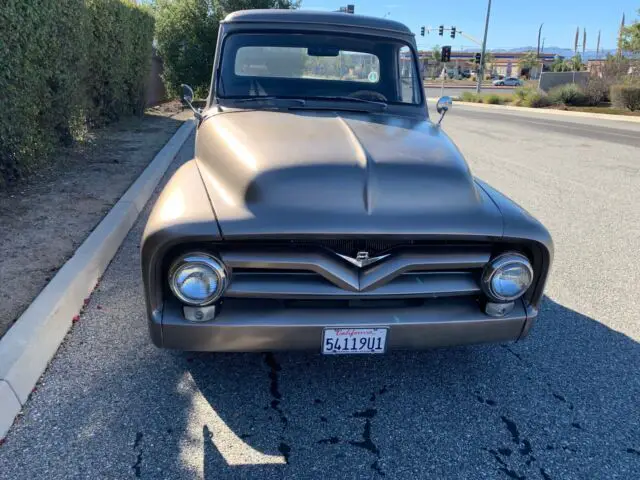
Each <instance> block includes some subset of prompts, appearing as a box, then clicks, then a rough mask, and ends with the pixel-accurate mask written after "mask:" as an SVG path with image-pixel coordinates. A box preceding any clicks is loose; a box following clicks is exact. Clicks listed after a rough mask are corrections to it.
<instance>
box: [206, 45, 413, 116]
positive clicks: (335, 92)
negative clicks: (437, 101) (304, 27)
mask: <svg viewBox="0 0 640 480" xmlns="http://www.w3.org/2000/svg"><path fill="white" fill-rule="evenodd" d="M221 62H222V64H221V69H220V75H219V78H218V86H217V91H218V97H220V98H233V99H239V98H255V97H258V98H259V97H269V98H273V97H276V98H300V99H308V100H309V99H311V100H313V99H330V100H333V101H369V102H383V103H390V104H413V105H418V104H422V92H421V89H420V80H419V75H418V74H417V72H416V68H415V65H416V62H415V57H414V53H413V50H412V49H411V48H410V47H409V45H407V44H405V43H402V42H400V41H397V40H391V39H384V38H373V39H372V38H368V37H355V36H346V35H345V36H336V35H324V34H304V35H302V34H293V33H288V34H282V33H280V34H262V33H259V34H255V33H251V34H244V33H237V34H233V35H230V36H229V37H228V38H227V39H226V40H225V42H224V50H223V54H222V60H221Z"/></svg>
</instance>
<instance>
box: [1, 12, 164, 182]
mask: <svg viewBox="0 0 640 480" xmlns="http://www.w3.org/2000/svg"><path fill="white" fill-rule="evenodd" d="M153 27H154V21H153V17H152V15H151V14H150V12H149V11H148V9H147V8H144V7H138V6H136V5H135V4H134V3H133V2H132V1H129V0H55V1H51V0H3V6H2V8H0V92H2V93H1V95H0V111H1V112H2V115H1V116H0V185H2V184H3V183H4V182H7V181H10V180H12V179H14V178H16V177H18V176H21V175H24V174H26V173H28V172H29V171H31V170H33V169H35V168H37V167H38V166H39V165H42V164H43V163H45V162H46V160H47V155H48V154H50V153H51V151H52V150H53V149H54V148H55V147H57V146H59V145H60V144H63V145H68V144H70V143H72V142H73V141H74V139H76V138H78V137H79V136H80V135H81V134H82V133H83V132H84V131H85V130H86V128H87V127H92V126H95V125H102V124H105V123H109V122H112V121H115V120H118V119H119V118H120V117H121V116H125V115H131V114H140V113H141V112H142V111H143V107H144V85H145V81H146V76H147V74H148V69H149V66H150V61H151V47H152V40H153Z"/></svg>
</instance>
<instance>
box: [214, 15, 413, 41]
mask: <svg viewBox="0 0 640 480" xmlns="http://www.w3.org/2000/svg"><path fill="white" fill-rule="evenodd" d="M223 23H292V24H305V23H306V24H314V25H318V24H322V25H335V26H341V27H359V28H371V29H376V30H386V31H393V32H396V33H401V34H404V35H413V33H412V32H411V30H409V28H408V27H407V26H406V25H404V24H402V23H400V22H396V21H394V20H387V19H386V18H377V17H368V16H365V15H353V14H350V13H342V12H316V11H313V10H278V9H271V10H239V11H237V12H233V13H230V14H229V15H227V16H226V18H225V19H224V20H223Z"/></svg>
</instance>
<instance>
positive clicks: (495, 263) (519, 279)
mask: <svg viewBox="0 0 640 480" xmlns="http://www.w3.org/2000/svg"><path fill="white" fill-rule="evenodd" d="M531 282H533V269H532V268H531V264H530V263H529V260H528V259H527V257H525V256H524V255H521V254H519V253H504V254H502V255H499V256H497V257H496V258H494V259H493V260H491V262H489V263H488V264H487V266H486V267H485V269H484V272H483V274H482V289H483V290H484V292H485V293H486V294H487V296H488V297H489V298H491V300H494V301H498V302H511V301H512V300H515V299H516V298H518V297H520V296H522V295H523V294H524V292H526V291H527V289H528V288H529V287H530V286H531Z"/></svg>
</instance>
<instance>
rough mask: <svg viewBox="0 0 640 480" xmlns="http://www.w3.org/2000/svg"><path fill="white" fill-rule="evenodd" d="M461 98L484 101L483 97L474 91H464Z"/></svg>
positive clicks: (465, 100) (469, 100)
mask: <svg viewBox="0 0 640 480" xmlns="http://www.w3.org/2000/svg"><path fill="white" fill-rule="evenodd" d="M460 100H461V101H463V102H471V103H482V97H480V96H479V95H478V94H477V93H473V92H462V95H460Z"/></svg>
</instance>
